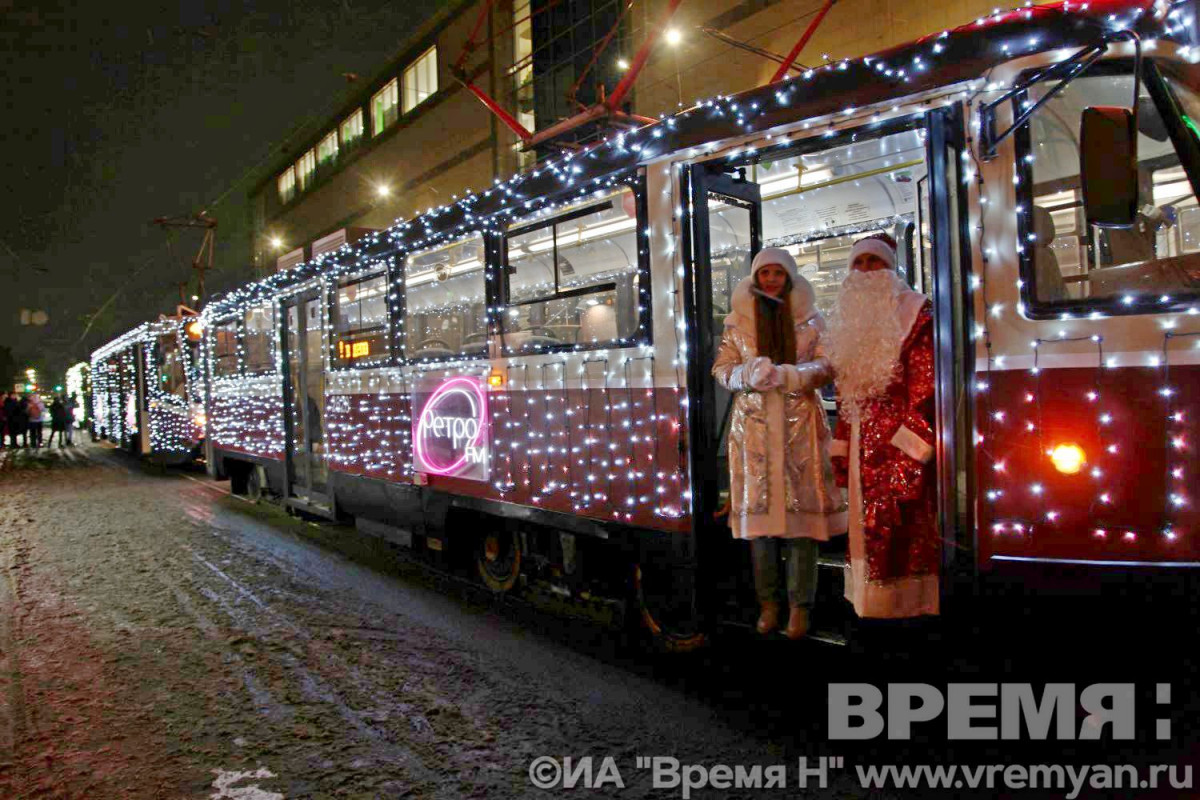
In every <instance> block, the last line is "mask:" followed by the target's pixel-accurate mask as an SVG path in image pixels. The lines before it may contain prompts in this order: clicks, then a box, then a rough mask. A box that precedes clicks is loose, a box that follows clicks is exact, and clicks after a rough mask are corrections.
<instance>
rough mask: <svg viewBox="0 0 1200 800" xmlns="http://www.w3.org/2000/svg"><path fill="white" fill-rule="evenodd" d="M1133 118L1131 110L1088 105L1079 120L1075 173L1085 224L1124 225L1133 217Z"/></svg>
mask: <svg viewBox="0 0 1200 800" xmlns="http://www.w3.org/2000/svg"><path fill="white" fill-rule="evenodd" d="M1137 163H1138V162H1137V121H1136V120H1135V118H1134V112H1133V110H1132V109H1129V108H1123V107H1119V106H1092V107H1090V108H1085V109H1084V110H1083V117H1082V118H1081V120H1080V123H1079V176H1080V182H1081V183H1082V187H1083V208H1084V212H1085V215H1086V218H1087V222H1088V225H1089V226H1090V225H1098V226H1100V227H1102V228H1120V227H1128V226H1130V225H1132V224H1133V223H1134V221H1135V220H1136V219H1137V208H1138V168H1137Z"/></svg>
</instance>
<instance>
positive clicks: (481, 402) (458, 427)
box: [413, 377, 489, 481]
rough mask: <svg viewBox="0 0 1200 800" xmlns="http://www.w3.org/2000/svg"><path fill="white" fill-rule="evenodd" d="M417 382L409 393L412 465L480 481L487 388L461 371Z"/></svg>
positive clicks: (484, 450) (483, 468)
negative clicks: (415, 387)
mask: <svg viewBox="0 0 1200 800" xmlns="http://www.w3.org/2000/svg"><path fill="white" fill-rule="evenodd" d="M422 384H423V385H422V386H420V387H419V388H418V390H417V391H416V392H415V393H414V396H413V400H414V406H415V410H416V411H417V413H416V414H414V416H413V420H414V421H413V462H414V464H413V466H414V468H415V469H416V471H417V472H424V473H428V474H431V475H446V476H450V477H455V478H468V479H470V480H477V481H486V480H487V479H488V472H489V468H488V467H489V465H488V404H487V389H486V388H485V387H484V385H483V383H481V382H480V381H479V380H477V379H475V378H467V377H455V378H449V379H444V380H440V381H439V380H436V379H435V380H432V381H428V382H422Z"/></svg>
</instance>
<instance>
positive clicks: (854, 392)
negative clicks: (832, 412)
mask: <svg viewBox="0 0 1200 800" xmlns="http://www.w3.org/2000/svg"><path fill="white" fill-rule="evenodd" d="M907 288H908V285H907V284H906V283H905V282H904V281H903V279H901V277H900V275H899V274H897V273H896V272H895V271H894V270H890V269H881V270H876V271H874V272H857V271H854V270H851V272H850V274H849V275H847V276H846V280H845V281H843V282H842V288H841V290H840V291H839V292H838V301H837V306H836V307H835V308H834V311H833V313H832V314H831V315H830V317H829V320H828V324H829V329H828V331H827V333H826V334H825V351H826V355H827V356H828V358H829V363H830V364H831V365H832V366H833V371H834V375H835V377H836V380H837V391H838V395H839V396H840V397H841V400H842V406H843V409H844V410H845V411H847V412H848V413H849V415H850V418H854V417H856V416H857V415H858V413H859V411H860V410H861V407H862V405H863V404H864V403H865V402H866V401H867V400H869V399H870V398H872V397H875V396H877V395H880V394H882V393H883V392H884V391H885V390H886V389H887V387H888V386H889V385H890V384H891V382H892V380H893V379H894V378H895V375H896V371H897V369H898V368H899V366H900V348H901V346H902V345H903V344H904V336H905V331H904V330H902V329H901V327H900V315H899V313H898V308H899V305H900V293H901V292H903V291H904V290H905V289H907Z"/></svg>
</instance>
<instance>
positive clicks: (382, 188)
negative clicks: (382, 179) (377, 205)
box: [375, 183, 392, 197]
mask: <svg viewBox="0 0 1200 800" xmlns="http://www.w3.org/2000/svg"><path fill="white" fill-rule="evenodd" d="M391 193H392V189H391V187H390V186H388V185H387V184H386V183H381V184H379V185H378V186H376V187H375V194H377V195H379V196H380V197H387V196H388V195H390V194H391Z"/></svg>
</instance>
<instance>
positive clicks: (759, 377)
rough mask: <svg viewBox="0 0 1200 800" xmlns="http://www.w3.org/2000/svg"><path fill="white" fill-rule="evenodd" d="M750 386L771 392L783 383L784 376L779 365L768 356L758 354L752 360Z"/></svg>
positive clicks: (757, 389)
mask: <svg viewBox="0 0 1200 800" xmlns="http://www.w3.org/2000/svg"><path fill="white" fill-rule="evenodd" d="M749 383H750V388H751V389H754V390H756V391H759V392H769V391H771V390H772V389H776V388H778V387H780V386H782V385H783V377H782V376H781V375H780V374H779V367H777V366H775V365H774V364H772V363H771V359H769V358H767V357H766V356H757V357H756V358H755V359H754V360H753V361H751V362H750V378H749Z"/></svg>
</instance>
